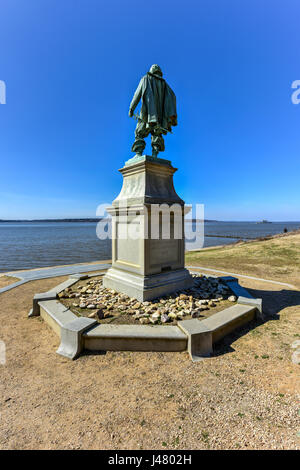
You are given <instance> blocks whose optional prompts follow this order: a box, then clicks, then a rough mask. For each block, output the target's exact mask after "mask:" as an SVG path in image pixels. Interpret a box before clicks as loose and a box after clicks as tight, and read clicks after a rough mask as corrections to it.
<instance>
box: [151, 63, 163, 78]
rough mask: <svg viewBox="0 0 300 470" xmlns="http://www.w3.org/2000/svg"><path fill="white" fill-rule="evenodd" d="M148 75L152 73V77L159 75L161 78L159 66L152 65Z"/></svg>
mask: <svg viewBox="0 0 300 470" xmlns="http://www.w3.org/2000/svg"><path fill="white" fill-rule="evenodd" d="M149 72H150V73H153V74H154V75H159V76H160V77H162V76H163V73H162V71H161V68H160V66H159V65H157V64H154V65H152V66H151V67H150V70H149Z"/></svg>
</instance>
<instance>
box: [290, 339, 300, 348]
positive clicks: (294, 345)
mask: <svg viewBox="0 0 300 470" xmlns="http://www.w3.org/2000/svg"><path fill="white" fill-rule="evenodd" d="M291 348H292V349H297V348H300V339H296V341H294V342H293V343H292V344H291Z"/></svg>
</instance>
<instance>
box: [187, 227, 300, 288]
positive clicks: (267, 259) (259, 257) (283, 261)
mask: <svg viewBox="0 0 300 470" xmlns="http://www.w3.org/2000/svg"><path fill="white" fill-rule="evenodd" d="M186 264H188V265H199V266H203V267H207V268H216V269H221V270H224V271H230V272H236V273H239V274H246V275H250V276H255V277H260V278H264V279H272V280H275V281H281V282H285V283H288V284H292V285H295V286H297V287H300V233H295V234H288V235H286V236H280V237H279V236H277V237H274V238H272V239H270V240H265V241H255V242H247V243H239V244H235V245H229V246H223V247H215V248H210V249H205V250H200V251H197V252H188V253H187V254H186Z"/></svg>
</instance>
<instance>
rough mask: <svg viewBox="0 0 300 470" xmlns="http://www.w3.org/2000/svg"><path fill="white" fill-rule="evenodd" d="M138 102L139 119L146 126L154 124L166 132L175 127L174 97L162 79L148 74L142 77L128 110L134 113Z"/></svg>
mask: <svg viewBox="0 0 300 470" xmlns="http://www.w3.org/2000/svg"><path fill="white" fill-rule="evenodd" d="M140 100H141V111H140V114H139V118H140V119H141V120H142V121H144V122H145V123H146V124H148V125H155V124H156V125H158V126H159V127H161V128H163V129H165V130H168V131H171V126H176V125H177V112H176V96H175V93H174V92H173V90H172V89H171V88H170V87H169V85H168V84H167V83H166V81H165V80H164V79H163V78H162V77H160V76H159V75H156V74H153V73H150V72H148V73H147V74H146V75H144V77H142V79H141V81H140V83H139V86H138V87H137V89H136V92H135V94H134V96H133V99H132V102H131V104H130V109H131V110H133V111H134V109H135V108H136V106H137V105H138V103H139V101H140Z"/></svg>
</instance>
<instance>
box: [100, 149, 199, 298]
mask: <svg viewBox="0 0 300 470" xmlns="http://www.w3.org/2000/svg"><path fill="white" fill-rule="evenodd" d="M175 171H176V168H173V167H172V165H171V163H170V162H169V161H168V160H163V159H160V158H153V157H149V156H146V155H144V156H142V157H134V158H132V159H131V160H129V161H128V162H127V163H126V164H125V166H124V168H122V169H121V170H120V172H121V173H122V175H123V187H122V190H121V192H120V194H119V196H118V197H117V198H116V199H115V200H114V201H113V203H112V206H111V207H110V208H109V209H108V212H109V213H110V214H111V215H112V267H111V268H110V269H109V270H108V272H107V274H106V275H105V276H104V278H103V284H104V286H105V287H108V288H110V289H114V290H116V291H119V292H123V293H125V294H127V295H129V296H130V297H134V298H136V299H138V300H139V301H145V300H150V299H154V298H156V297H159V296H163V295H165V294H168V293H171V292H174V291H177V290H181V289H186V288H188V287H190V286H191V285H192V277H191V275H190V274H189V272H188V271H187V270H186V269H185V268H184V211H185V208H184V201H183V200H182V199H180V197H179V196H178V195H177V194H176V192H175V189H174V185H173V174H174V173H175ZM170 208H171V213H170V211H169V209H170ZM168 218H169V219H168ZM168 220H169V225H168ZM168 226H169V227H170V233H168V232H169V231H168Z"/></svg>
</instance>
